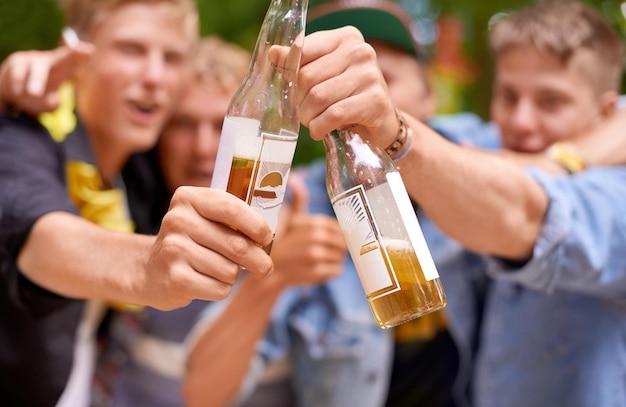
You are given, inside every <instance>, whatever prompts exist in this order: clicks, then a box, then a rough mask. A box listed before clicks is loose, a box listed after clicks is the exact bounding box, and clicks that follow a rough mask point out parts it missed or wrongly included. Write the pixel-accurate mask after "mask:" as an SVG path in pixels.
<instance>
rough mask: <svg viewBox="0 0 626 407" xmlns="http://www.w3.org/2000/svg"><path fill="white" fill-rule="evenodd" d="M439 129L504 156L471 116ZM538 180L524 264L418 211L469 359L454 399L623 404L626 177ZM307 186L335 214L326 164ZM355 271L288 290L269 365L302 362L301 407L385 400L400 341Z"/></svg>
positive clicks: (444, 121)
mask: <svg viewBox="0 0 626 407" xmlns="http://www.w3.org/2000/svg"><path fill="white" fill-rule="evenodd" d="M431 125H432V126H433V127H434V128H435V129H436V130H438V131H439V132H440V133H442V134H443V135H444V136H446V137H447V138H449V139H451V140H452V141H454V142H457V143H461V144H469V145H475V146H478V147H486V148H493V147H498V141H497V132H496V131H495V129H494V128H493V126H492V125H491V124H488V123H484V122H482V121H481V120H480V119H479V118H477V117H476V116H473V115H468V114H463V115H457V116H454V117H445V118H435V120H433V122H432V123H431ZM528 173H529V175H530V176H532V177H533V178H535V179H536V180H537V181H538V182H540V183H541V185H542V186H543V187H544V189H545V191H546V193H547V195H548V197H549V200H550V207H549V211H548V214H547V216H546V219H545V222H544V225H543V228H542V230H541V234H540V236H539V239H538V241H537V243H536V246H535V248H534V252H533V257H532V259H531V260H530V261H529V262H527V263H526V264H525V265H523V266H517V267H515V266H514V265H512V264H509V263H507V262H504V261H502V260H500V259H497V258H491V257H487V256H478V255H476V254H473V253H469V252H467V251H465V250H464V249H463V248H462V247H461V246H460V245H459V244H458V243H456V242H454V241H452V240H450V239H448V238H447V237H445V236H444V235H443V234H442V233H441V232H440V231H439V230H438V229H437V228H436V227H435V226H434V225H433V224H432V223H431V222H430V221H429V220H428V219H426V218H425V217H424V216H423V215H422V214H421V213H419V212H418V218H419V219H420V225H421V227H422V229H423V232H424V235H425V237H426V240H427V243H428V245H429V248H430V250H431V252H432V255H433V258H434V259H435V262H436V265H437V268H438V271H439V274H440V276H441V279H442V283H443V286H444V289H445V291H446V295H447V298H448V305H447V307H446V309H445V311H446V315H447V317H448V326H449V330H450V333H451V334H452V336H453V338H454V340H455V343H456V345H457V347H458V350H459V354H460V367H459V372H458V377H457V383H456V387H455V396H456V401H457V403H458V405H460V406H464V405H473V406H476V407H502V406H507V407H517V406H519V407H527V406H542V407H543V406H550V407H552V406H558V407H598V406H600V407H614V406H626V339H625V338H626V335H625V334H626V329H625V328H626V324H625V322H626V256H624V255H623V248H624V247H626V216H621V210H620V209H621V208H622V207H623V205H624V204H623V202H624V201H625V200H626V168H599V169H591V170H587V171H585V172H584V173H581V174H579V175H575V176H571V177H550V176H547V175H546V174H543V173H541V172H540V171H537V170H533V169H529V170H528ZM306 178H307V183H308V185H309V187H310V188H311V197H312V199H313V200H312V201H311V207H310V210H311V211H312V212H322V213H328V214H332V213H333V212H332V207H331V206H330V202H329V201H328V198H327V195H326V191H325V183H324V165H323V163H318V164H314V165H312V166H310V167H309V168H308V170H307V173H306ZM346 267H347V268H346V271H345V273H344V274H343V275H342V276H341V277H339V278H338V279H336V280H333V281H330V282H328V283H327V284H326V285H323V286H321V287H318V288H314V289H309V290H292V291H290V292H288V293H287V294H286V295H285V297H284V298H283V299H281V301H280V303H279V305H278V306H277V308H276V312H275V313H274V316H273V324H272V326H271V328H270V331H269V333H268V336H267V337H266V338H265V339H264V340H263V342H262V344H261V347H260V349H261V351H260V355H261V357H260V360H262V361H265V362H266V361H271V360H272V359H274V358H278V357H282V356H285V355H286V354H287V353H290V354H291V355H292V361H293V368H294V371H293V377H294V383H295V386H296V393H299V394H302V400H301V405H305V406H324V407H328V406H347V405H359V406H380V405H382V404H383V403H384V399H385V398H384V392H385V390H386V387H387V383H386V381H385V379H384V375H385V374H387V372H388V371H389V363H390V361H391V355H390V353H389V349H390V348H391V338H390V333H391V331H382V330H380V329H378V328H377V327H376V326H375V324H374V322H373V318H372V317H371V315H370V310H369V307H368V305H367V302H366V301H365V296H364V294H363V292H362V289H361V287H360V283H359V282H358V279H357V278H356V273H355V271H354V269H353V267H352V265H351V263H350V261H349V260H348V262H347V263H346ZM320 299H321V301H320ZM372 350H378V352H372ZM370 352H371V353H370ZM376 368H378V370H376ZM425 374H427V372H426V373H425ZM253 383H254V377H253V375H251V376H250V380H249V381H248V385H251V386H253Z"/></svg>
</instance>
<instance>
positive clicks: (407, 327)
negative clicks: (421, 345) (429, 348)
mask: <svg viewBox="0 0 626 407" xmlns="http://www.w3.org/2000/svg"><path fill="white" fill-rule="evenodd" d="M446 325H447V324H446V318H445V314H444V313H443V311H442V310H439V311H435V312H431V313H430V314H426V315H423V316H421V317H419V318H416V319H413V320H411V321H408V322H405V323H404V324H401V325H398V326H396V327H395V328H393V329H394V336H395V340H396V342H398V343H408V342H417V341H420V342H428V341H430V340H433V339H434V338H435V336H437V334H438V333H439V332H442V331H445V330H446Z"/></svg>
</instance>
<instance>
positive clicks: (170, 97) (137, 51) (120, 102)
mask: <svg viewBox="0 0 626 407" xmlns="http://www.w3.org/2000/svg"><path fill="white" fill-rule="evenodd" d="M175 16H176V13H174V12H173V10H172V6H171V5H168V4H165V3H143V2H137V3H127V4H123V5H121V6H119V7H117V8H115V9H114V10H113V11H112V12H111V13H110V14H108V15H107V17H106V18H105V19H103V20H102V21H101V22H99V23H97V24H96V25H95V27H93V28H92V30H91V31H90V32H89V38H88V40H89V41H91V42H92V43H93V44H94V46H95V52H94V54H93V56H92V57H91V58H90V59H89V60H88V61H86V62H85V65H84V66H81V67H80V68H79V69H78V74H77V76H76V92H77V103H78V109H79V113H80V115H81V118H82V119H83V121H84V122H85V124H86V126H87V129H88V131H89V132H90V134H92V138H93V139H95V142H94V144H95V145H96V147H97V146H98V145H100V146H104V147H106V148H109V149H111V147H112V148H113V149H116V151H119V150H121V151H122V152H124V153H130V152H135V151H141V150H146V149H148V148H150V147H151V146H152V145H154V143H155V142H156V140H157V137H158V134H159V131H160V130H161V129H162V127H163V125H164V123H165V120H166V118H167V117H168V115H169V114H170V113H171V110H172V109H173V106H174V104H175V103H176V102H177V101H178V97H179V94H180V92H181V91H182V89H183V82H184V78H185V77H186V76H185V75H186V63H187V57H188V54H189V50H190V47H191V44H192V39H191V38H189V37H188V36H187V35H186V33H185V31H184V27H183V24H182V22H181V21H180V19H178V18H176V17H175Z"/></svg>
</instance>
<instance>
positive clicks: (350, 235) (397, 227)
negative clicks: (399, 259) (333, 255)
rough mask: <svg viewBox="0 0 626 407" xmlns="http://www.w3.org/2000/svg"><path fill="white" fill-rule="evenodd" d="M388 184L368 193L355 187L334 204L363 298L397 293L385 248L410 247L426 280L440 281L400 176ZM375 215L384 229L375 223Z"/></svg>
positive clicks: (361, 188)
mask: <svg viewBox="0 0 626 407" xmlns="http://www.w3.org/2000/svg"><path fill="white" fill-rule="evenodd" d="M387 180H388V183H387V184H382V185H379V186H377V187H375V188H372V189H370V190H368V191H367V192H366V191H365V189H364V188H363V186H362V185H358V186H356V187H354V188H351V189H350V190H348V191H346V192H344V193H342V194H340V195H338V196H337V197H335V199H334V200H333V208H334V210H335V214H336V216H337V220H338V221H339V224H340V226H341V228H342V230H343V232H344V236H345V239H346V243H347V245H348V250H349V251H350V255H351V257H352V260H353V261H354V264H355V266H356V269H357V271H358V273H359V278H360V279H361V284H362V285H363V288H364V290H365V293H366V295H368V296H369V295H371V294H372V293H375V292H377V295H376V298H379V297H382V296H384V295H388V294H391V293H392V292H395V291H398V290H399V289H400V287H399V284H398V278H397V275H396V272H395V270H394V269H393V266H392V263H391V261H390V260H389V256H388V253H387V248H386V246H395V245H402V246H405V245H411V246H413V250H414V251H415V253H416V255H417V258H418V259H419V262H420V266H421V267H422V271H423V273H424V277H425V278H426V280H427V281H431V280H434V279H436V278H438V277H439V275H438V273H437V269H436V268H435V264H434V262H433V259H432V256H431V255H430V251H429V250H428V246H426V241H425V240H424V237H423V234H422V231H421V228H420V226H419V223H418V221H417V218H416V216H415V212H414V210H413V207H412V205H411V201H410V199H409V197H408V194H407V192H406V189H405V188H404V184H403V183H402V179H401V177H400V174H398V173H390V174H388V175H387ZM377 212H379V213H378V215H379V216H380V217H381V219H382V217H385V218H386V219H385V225H378V223H377V222H376V221H375V216H374V215H376V213H377ZM381 226H382V227H381ZM407 240H408V241H407Z"/></svg>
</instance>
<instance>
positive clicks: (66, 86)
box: [39, 82, 76, 143]
mask: <svg viewBox="0 0 626 407" xmlns="http://www.w3.org/2000/svg"><path fill="white" fill-rule="evenodd" d="M58 97H59V108H58V109H57V110H55V111H54V112H50V113H43V114H41V115H40V116H39V122H40V123H41V124H42V125H43V126H44V127H45V128H46V129H48V132H49V133H50V135H51V136H52V139H54V141H56V142H59V143H60V142H62V141H63V140H65V137H67V135H68V134H70V133H71V132H72V131H74V129H75V128H76V115H75V114H74V107H75V106H76V101H75V99H74V85H73V84H72V83H71V82H64V83H63V84H62V85H61V86H60V87H59V90H58Z"/></svg>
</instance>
